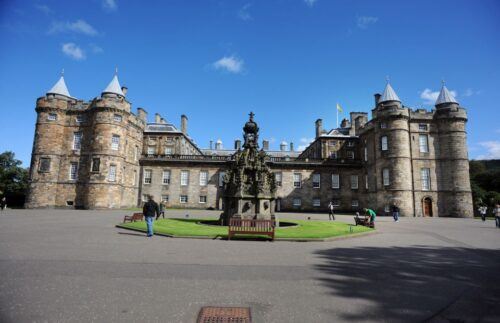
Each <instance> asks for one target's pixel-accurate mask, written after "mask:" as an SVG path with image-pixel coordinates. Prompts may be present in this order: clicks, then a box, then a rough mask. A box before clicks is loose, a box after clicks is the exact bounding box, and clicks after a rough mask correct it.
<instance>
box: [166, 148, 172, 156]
mask: <svg viewBox="0 0 500 323" xmlns="http://www.w3.org/2000/svg"><path fill="white" fill-rule="evenodd" d="M165 155H172V147H165Z"/></svg>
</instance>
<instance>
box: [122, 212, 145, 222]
mask: <svg viewBox="0 0 500 323" xmlns="http://www.w3.org/2000/svg"><path fill="white" fill-rule="evenodd" d="M143 218H144V216H143V215H142V213H134V214H132V215H125V217H124V218H123V223H125V222H127V221H129V222H135V221H142V219H143Z"/></svg>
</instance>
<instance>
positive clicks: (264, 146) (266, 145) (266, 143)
mask: <svg viewBox="0 0 500 323" xmlns="http://www.w3.org/2000/svg"><path fill="white" fill-rule="evenodd" d="M262 149H264V150H269V140H262Z"/></svg>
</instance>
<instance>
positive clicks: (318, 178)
mask: <svg viewBox="0 0 500 323" xmlns="http://www.w3.org/2000/svg"><path fill="white" fill-rule="evenodd" d="M320 183H321V174H313V188H319V187H320V185H321V184H320Z"/></svg>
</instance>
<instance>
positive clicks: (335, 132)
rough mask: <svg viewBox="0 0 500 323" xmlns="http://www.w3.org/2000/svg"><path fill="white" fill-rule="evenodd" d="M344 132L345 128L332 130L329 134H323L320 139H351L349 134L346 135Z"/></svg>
mask: <svg viewBox="0 0 500 323" xmlns="http://www.w3.org/2000/svg"><path fill="white" fill-rule="evenodd" d="M344 132H346V131H343V128H338V129H332V130H330V131H329V132H328V133H323V134H321V135H320V137H343V138H349V137H351V136H350V135H348V134H345V133H344Z"/></svg>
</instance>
